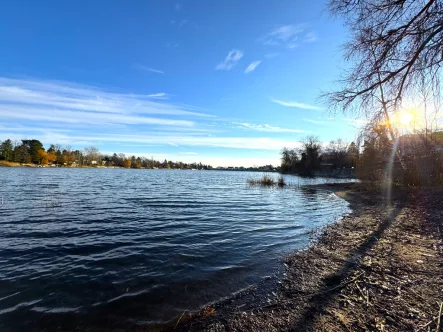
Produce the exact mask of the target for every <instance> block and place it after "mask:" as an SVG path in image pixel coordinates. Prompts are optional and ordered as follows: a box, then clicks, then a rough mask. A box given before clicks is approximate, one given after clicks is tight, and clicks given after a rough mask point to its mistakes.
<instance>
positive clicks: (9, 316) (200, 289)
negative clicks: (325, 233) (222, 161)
mask: <svg viewBox="0 0 443 332" xmlns="http://www.w3.org/2000/svg"><path fill="white" fill-rule="evenodd" d="M260 175H262V174H260V173H248V172H228V171H225V172H224V171H172V170H144V169H140V170H136V169H63V168H56V169H54V168H0V181H1V186H0V266H1V269H0V330H1V331H16V330H17V331H20V330H28V329H29V328H30V327H34V328H36V327H39V326H40V325H41V326H50V327H52V328H54V326H57V324H59V323H60V322H64V324H71V326H100V327H104V328H106V327H112V326H126V327H128V326H133V325H151V326H152V325H156V324H162V323H164V322H167V321H171V320H176V319H177V317H178V316H180V314H181V313H182V312H183V311H184V310H197V309H198V308H200V307H201V306H203V305H205V304H208V303H211V302H212V301H217V300H219V299H221V298H223V297H226V296H229V295H230V294H232V293H233V292H236V291H239V290H241V289H244V288H245V287H248V286H250V285H252V284H254V283H257V282H258V281H260V280H261V279H262V278H263V277H264V276H266V275H269V274H271V273H273V272H274V271H275V270H276V269H278V268H279V267H281V264H282V263H281V260H280V258H282V257H284V255H286V254H288V253H290V252H291V251H292V250H294V249H298V248H303V247H306V246H307V245H308V243H309V234H310V233H311V231H312V230H313V229H316V228H319V227H321V226H324V225H325V224H327V223H331V222H334V221H336V220H337V219H338V218H340V216H343V215H344V214H346V213H348V212H349V207H348V204H347V202H346V201H344V200H342V199H340V198H338V197H337V196H335V195H334V194H332V193H330V192H328V191H323V190H318V189H309V188H308V187H304V185H307V184H316V183H324V182H325V181H331V180H327V179H322V178H316V179H303V178H299V177H296V176H286V180H287V181H288V182H290V183H292V184H293V186H290V187H286V188H283V189H280V188H262V187H251V186H249V185H248V184H247V179H248V178H251V177H253V178H255V177H258V176H260ZM275 176H277V174H275ZM337 181H338V180H335V181H334V182H337ZM344 181H347V182H349V180H344ZM66 322H68V323H66Z"/></svg>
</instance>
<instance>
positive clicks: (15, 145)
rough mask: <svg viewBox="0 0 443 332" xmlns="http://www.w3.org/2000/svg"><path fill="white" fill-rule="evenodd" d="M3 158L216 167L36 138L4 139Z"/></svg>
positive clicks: (76, 164)
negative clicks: (107, 152)
mask: <svg viewBox="0 0 443 332" xmlns="http://www.w3.org/2000/svg"><path fill="white" fill-rule="evenodd" d="M0 160H4V161H8V162H16V163H20V164H35V165H53V166H67V167H83V166H87V167H124V168H165V169H200V170H201V169H212V167H211V166H210V165H205V164H202V163H196V162H194V163H183V162H180V161H178V162H174V161H171V160H169V161H168V160H166V159H165V160H164V161H158V160H154V159H153V158H145V157H136V156H126V155H125V154H123V153H119V154H117V153H114V154H113V155H112V156H109V155H104V154H102V153H101V152H100V150H99V149H98V148H96V147H94V146H90V147H86V148H85V149H83V150H74V149H72V148H71V146H69V145H67V146H64V147H62V146H61V145H60V144H51V145H50V147H49V148H48V149H47V150H45V148H44V147H43V144H42V143H41V142H40V141H39V140H35V139H30V140H28V139H23V140H21V141H12V140H10V139H7V140H5V141H3V142H1V141H0Z"/></svg>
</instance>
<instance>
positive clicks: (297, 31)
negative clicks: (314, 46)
mask: <svg viewBox="0 0 443 332" xmlns="http://www.w3.org/2000/svg"><path fill="white" fill-rule="evenodd" d="M306 27H307V26H306V25H305V24H288V25H280V26H278V27H276V28H275V29H273V30H272V31H270V32H268V33H267V34H266V35H264V36H263V37H262V38H260V41H261V42H262V43H263V44H264V45H275V46H285V47H287V48H296V47H298V46H299V44H300V43H302V42H314V41H315V40H316V38H317V37H316V35H315V33H314V32H312V31H309V32H306ZM303 34H304V35H305V36H304V38H303Z"/></svg>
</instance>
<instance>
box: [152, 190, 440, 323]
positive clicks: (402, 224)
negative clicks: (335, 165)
mask: <svg viewBox="0 0 443 332" xmlns="http://www.w3.org/2000/svg"><path fill="white" fill-rule="evenodd" d="M309 187H310V188H312V189H323V190H329V191H331V192H333V193H335V194H336V195H337V196H339V197H341V198H343V199H345V200H346V201H348V202H349V204H350V207H351V209H352V212H351V213H350V214H349V215H346V216H344V217H343V218H341V219H340V220H338V221H337V222H335V223H332V224H330V225H327V226H325V227H324V228H321V229H320V230H319V232H318V234H313V236H314V238H313V240H312V242H311V244H310V245H309V246H308V247H307V248H306V249H304V250H299V251H295V252H293V253H290V254H289V255H288V256H287V257H286V258H285V259H284V260H283V262H284V270H285V271H284V273H283V274H282V275H281V276H279V277H278V276H273V277H268V278H266V279H264V280H263V282H262V283H260V284H258V285H256V286H251V287H250V289H247V290H244V291H241V292H239V293H237V294H233V295H232V296H231V297H229V298H227V299H224V300H222V301H220V302H217V303H214V304H212V305H209V306H207V307H205V308H203V309H202V310H201V311H200V312H199V313H196V314H189V313H186V312H184V313H183V314H182V316H181V317H177V320H176V321H175V322H173V324H172V323H171V326H170V327H169V328H160V329H159V330H163V331H172V330H174V331H191V330H192V331H200V330H205V331H233V330H234V331H251V330H256V331H288V330H296V331H351V330H388V331H409V330H420V329H422V330H426V331H427V330H428V328H429V330H431V331H436V329H437V328H438V326H437V325H438V322H439V321H440V320H439V316H440V315H441V314H442V313H441V306H439V305H440V304H442V301H443V289H441V287H440V289H439V287H438V285H439V284H440V285H441V283H442V280H443V273H442V272H441V269H442V264H441V261H442V259H441V258H442V253H443V250H442V244H443V240H442V239H443V233H442V232H443V223H442V221H441V218H442V214H441V211H442V208H441V207H440V205H441V202H440V201H441V197H443V190H442V189H438V188H421V189H420V188H414V189H406V188H394V190H393V195H392V198H393V199H392V203H393V204H392V205H391V206H389V207H388V206H387V205H386V203H385V199H384V195H383V193H382V190H381V189H380V187H376V186H373V185H369V186H368V185H367V184H358V183H357V184H349V183H347V184H324V185H312V186H309ZM442 305H443V304H442ZM442 321H443V319H442ZM442 325H443V323H441V324H440V328H441V327H442Z"/></svg>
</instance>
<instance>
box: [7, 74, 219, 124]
mask: <svg viewBox="0 0 443 332" xmlns="http://www.w3.org/2000/svg"><path fill="white" fill-rule="evenodd" d="M162 96H163V97H166V96H165V95H160V96H157V97H162ZM153 97H154V95H137V94H131V93H115V92H107V91H104V90H100V89H98V88H95V87H89V86H78V85H72V84H69V83H66V82H44V81H38V80H15V79H8V78H0V105H2V106H8V107H10V108H12V107H16V108H17V107H21V108H22V109H23V110H25V109H34V112H38V109H41V110H42V112H45V111H46V112H48V111H49V112H50V111H54V112H55V111H57V112H59V113H60V114H62V113H63V112H70V114H71V115H72V114H74V113H75V111H82V112H88V113H103V114H109V113H111V114H114V115H137V116H141V115H145V114H161V115H175V116H201V117H211V115H208V114H204V113H200V112H194V111H193V110H195V108H194V107H192V106H187V105H184V106H177V105H173V104H168V103H165V102H160V101H152V100H150V99H152V98H153ZM5 104H7V105H5ZM8 107H6V109H7V108H8ZM4 108H5V107H4ZM26 113H29V112H26ZM67 114H68V113H67Z"/></svg>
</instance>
